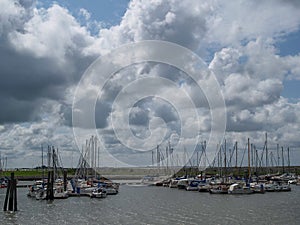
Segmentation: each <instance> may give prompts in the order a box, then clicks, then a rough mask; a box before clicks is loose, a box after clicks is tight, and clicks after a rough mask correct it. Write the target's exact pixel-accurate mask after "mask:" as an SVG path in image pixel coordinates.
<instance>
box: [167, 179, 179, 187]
mask: <svg viewBox="0 0 300 225" xmlns="http://www.w3.org/2000/svg"><path fill="white" fill-rule="evenodd" d="M177 184H178V180H176V179H172V180H171V181H170V183H169V188H177Z"/></svg>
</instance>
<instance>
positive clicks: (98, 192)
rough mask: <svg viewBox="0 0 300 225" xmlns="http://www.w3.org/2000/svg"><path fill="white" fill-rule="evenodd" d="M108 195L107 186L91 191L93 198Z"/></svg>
mask: <svg viewBox="0 0 300 225" xmlns="http://www.w3.org/2000/svg"><path fill="white" fill-rule="evenodd" d="M106 195H107V193H106V189H105V188H103V187H100V188H94V190H93V191H92V193H91V198H105V197H106Z"/></svg>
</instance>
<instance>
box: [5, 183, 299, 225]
mask: <svg viewBox="0 0 300 225" xmlns="http://www.w3.org/2000/svg"><path fill="white" fill-rule="evenodd" d="M5 191H6V190H5V189H1V190H0V194H1V196H0V206H1V207H2V206H3V202H4V197H5ZM26 193H27V189H26V188H18V209H19V211H17V212H3V211H1V212H0V224H26V225H31V224H60V225H61V224H130V225H133V224H139V225H140V224H197V225H198V224H214V225H216V224H222V225H223V224H230V225H232V224H243V225H247V224H249V225H250V224H256V225H257V224H266V225H270V224H280V225H282V224H285V225H289V224H291V225H292V224H295V225H296V224H300V213H299V212H300V186H292V191H291V192H280V193H278V192H268V193H265V194H252V195H212V194H209V193H199V192H189V191H185V190H178V189H171V188H165V187H154V186H152V187H150V186H138V185H136V186H129V185H121V186H120V192H119V194H117V195H113V196H108V197H107V198H104V199H91V198H88V197H70V198H68V199H63V200H59V199H55V200H54V201H53V202H47V201H45V200H43V201H38V200H35V199H34V198H29V197H27V196H26Z"/></svg>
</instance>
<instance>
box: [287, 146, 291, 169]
mask: <svg viewBox="0 0 300 225" xmlns="http://www.w3.org/2000/svg"><path fill="white" fill-rule="evenodd" d="M287 152H288V173H290V172H291V164H290V147H288V148H287Z"/></svg>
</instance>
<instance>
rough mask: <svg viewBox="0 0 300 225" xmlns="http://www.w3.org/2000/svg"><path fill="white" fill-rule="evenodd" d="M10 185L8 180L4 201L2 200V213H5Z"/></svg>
mask: <svg viewBox="0 0 300 225" xmlns="http://www.w3.org/2000/svg"><path fill="white" fill-rule="evenodd" d="M10 185H11V182H10V180H8V182H7V187H6V195H5V200H4V207H3V210H4V211H7V203H8V196H9V190H10Z"/></svg>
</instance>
